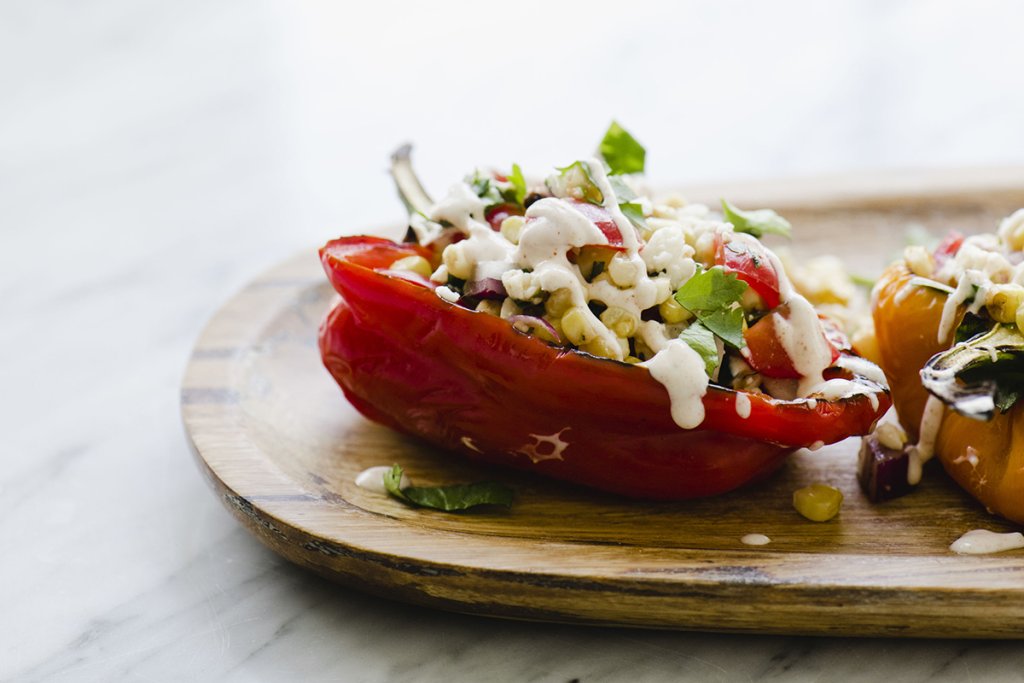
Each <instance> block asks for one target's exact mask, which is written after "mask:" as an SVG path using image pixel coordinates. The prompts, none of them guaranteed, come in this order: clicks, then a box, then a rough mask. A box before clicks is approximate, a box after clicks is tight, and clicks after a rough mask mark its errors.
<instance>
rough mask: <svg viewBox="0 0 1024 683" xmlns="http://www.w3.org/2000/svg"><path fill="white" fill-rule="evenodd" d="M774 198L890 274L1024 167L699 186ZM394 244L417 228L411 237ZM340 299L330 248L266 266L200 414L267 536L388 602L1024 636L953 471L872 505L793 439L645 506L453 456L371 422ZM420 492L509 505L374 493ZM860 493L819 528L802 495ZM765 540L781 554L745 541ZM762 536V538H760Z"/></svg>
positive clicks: (201, 449)
mask: <svg viewBox="0 0 1024 683" xmlns="http://www.w3.org/2000/svg"><path fill="white" fill-rule="evenodd" d="M684 194H686V195H687V196H688V197H690V198H692V199H696V200H705V201H709V202H713V201H716V200H717V197H718V196H719V195H722V196H728V197H729V198H730V199H731V200H732V201H734V202H737V203H741V204H743V205H748V206H754V205H765V206H772V207H774V208H776V209H777V210H779V211H780V212H781V213H784V215H786V216H787V218H789V219H790V220H791V222H792V223H793V224H794V226H795V234H796V236H797V239H796V240H795V242H794V244H793V249H794V251H795V252H796V253H797V254H817V253H826V252H830V253H835V254H838V255H840V256H841V257H842V258H843V259H844V261H845V262H846V263H847V265H848V266H849V267H850V268H851V270H853V271H854V272H857V273H862V274H877V273H878V272H880V270H881V268H882V267H883V266H884V264H885V262H886V261H887V260H888V259H890V258H893V257H895V255H897V254H898V253H899V251H900V250H901V248H902V247H903V245H904V239H905V235H906V234H907V231H908V228H909V229H911V231H915V230H916V231H920V229H921V228H922V227H923V228H925V229H927V230H928V231H931V232H934V233H937V234H938V233H942V232H944V231H946V230H948V229H951V228H956V229H958V230H961V231H964V232H968V233H969V232H976V231H981V230H991V229H993V228H994V226H995V224H996V221H997V220H998V219H999V218H1000V217H1002V216H1004V215H1006V214H1008V213H1010V212H1011V211H1012V210H1014V209H1016V208H1019V207H1021V206H1024V169H977V170H965V171H957V172H945V173H890V174H871V175H858V176H848V177H841V178H828V179H816V180H813V181H788V182H772V183H756V184H743V185H732V186H729V187H722V186H718V187H716V188H711V189H705V188H689V189H688V190H686V191H685V192H684ZM393 233H394V234H395V235H397V234H398V233H399V230H397V229H395V230H394V231H393ZM333 297H334V294H333V293H332V291H331V289H330V287H329V286H328V285H327V284H326V282H325V281H324V279H323V276H322V273H321V271H320V268H319V264H318V262H317V259H316V254H315V250H314V249H312V248H311V249H309V250H308V251H307V252H305V253H303V254H301V255H299V256H297V257H295V258H293V259H291V260H289V261H287V262H286V263H284V264H282V265H281V266H279V267H278V268H275V269H274V270H272V271H270V272H268V273H266V274H264V275H263V276H261V277H260V278H258V279H257V280H255V281H254V282H253V283H251V284H250V285H249V286H248V287H246V288H245V289H244V290H243V291H242V292H240V293H239V294H238V295H237V296H236V297H234V298H233V299H232V300H231V301H229V302H228V303H227V304H226V305H225V306H224V307H223V308H222V309H221V311H220V312H219V313H218V314H217V315H216V316H215V317H214V319H213V320H212V321H211V322H210V323H209V325H208V327H207V328H206V330H205V331H204V332H203V334H202V336H201V338H200V339H199V341H198V343H197V345H196V348H195V351H194V353H193V355H192V358H191V361H190V363H189V366H188V370H187V373H186V376H185V379H184V383H183V386H182V392H181V402H182V413H183V416H184V420H185V424H186V428H187V430H188V432H189V435H190V437H191V441H192V444H193V447H194V453H195V455H196V458H197V461H198V463H199V464H200V467H201V468H202V470H203V471H204V473H205V474H206V475H207V477H208V478H209V479H210V481H211V482H212V484H213V486H214V488H215V490H216V491H217V493H218V495H219V496H220V497H221V499H222V500H223V502H224V503H225V505H226V506H227V507H228V509H229V510H230V511H231V512H232V513H233V514H234V515H235V516H236V517H237V518H238V519H239V521H240V522H241V523H242V524H244V525H245V526H246V527H247V528H248V529H249V530H250V531H252V532H253V533H254V534H255V535H256V536H257V537H258V538H259V539H260V540H261V541H262V542H264V543H265V544H266V545H268V546H269V547H270V548H272V549H273V550H274V551H276V552H278V553H280V554H281V555H282V556H284V557H286V558H287V559H289V560H291V561H293V562H296V563H297V564H300V565H302V566H304V567H307V568H309V569H311V570H313V571H315V572H317V573H318V574H321V575H324V576H327V577H330V578H333V579H336V580H338V581H341V582H343V583H346V584H348V585H351V586H355V587H358V588H361V589H363V590H366V591H369V592H372V593H376V594H380V595H383V596H386V597H389V598H392V599H399V600H405V601H408V602H413V603H418V604H423V605H429V606H433V607H437V608H440V609H447V610H453V611H458V612H467V613H474V614H482V615H490V616H499V617H509V618H518V619H531V620H543V621H560V622H577V623H590V624H605V625H626V626H648V627H662V628H679V629H699V630H713V631H737V632H764V633H794V634H823V635H824V634H831V635H875V636H926V637H979V638H980V637H1008V638H1019V637H1021V636H1022V635H1024V551H1012V552H1007V553H1003V554H997V555H989V556H957V555H954V554H952V553H951V552H950V551H949V550H948V546H949V544H950V543H951V542H952V541H954V540H955V539H956V538H957V537H958V536H960V535H961V534H962V533H964V532H966V531H968V530H970V529H974V528H987V529H992V530H994V531H1010V530H1013V527H1012V526H1011V525H1009V524H1007V523H1004V522H1000V521H999V520H996V519H994V518H991V517H989V516H988V515H986V514H985V512H984V510H982V509H980V508H979V506H978V505H977V504H976V503H974V502H973V501H972V500H971V499H970V498H969V497H968V496H966V494H963V493H962V492H961V491H960V490H959V489H957V488H956V487H955V486H954V485H952V484H951V483H949V482H948V481H947V480H946V478H945V477H944V476H943V474H942V472H941V470H940V469H939V468H938V467H937V466H936V467H933V468H932V469H930V470H929V471H928V472H927V474H926V476H925V481H924V483H923V484H922V486H921V487H920V488H919V490H917V491H916V492H914V493H913V494H911V495H909V496H907V497H904V498H901V499H897V500H894V501H890V502H888V503H884V504H881V505H872V504H870V503H869V502H868V501H867V500H866V499H865V498H864V497H863V495H862V494H861V493H860V491H859V489H858V487H857V484H856V480H855V473H854V470H855V459H856V449H857V446H858V443H857V441H855V440H848V441H846V442H843V443H840V444H836V445H835V446H831V447H826V448H824V449H822V450H820V451H817V452H815V453H809V452H805V451H801V452H797V453H796V454H795V455H794V456H792V457H791V458H790V460H789V461H788V462H787V464H786V465H785V466H784V467H783V469H782V470H781V471H780V472H778V473H777V474H776V475H775V476H774V477H772V478H771V479H769V480H767V481H763V482H761V483H759V484H756V485H754V486H751V487H748V488H746V489H744V490H741V491H738V492H735V493H733V494H729V495H726V496H722V497H719V498H713V499H706V500H697V501H688V502H681V503H645V502H637V501H629V500H624V499H620V498H615V497H613V496H609V495H604V494H600V493H594V492H591V491H587V490H583V489H579V488H574V487H571V486H568V485H563V484H559V483H555V482H549V481H546V480H541V479H537V478H534V477H530V476H527V475H523V474H518V473H514V472H511V471H504V470H493V469H488V468H485V467H482V466H478V465H475V464H472V463H468V462H464V461H462V460H460V459H456V458H453V457H451V456H448V455H446V454H444V453H442V452H439V451H437V450H435V449H432V448H430V447H427V446H424V445H423V444H420V443H418V442H415V441H413V440H411V439H408V438H405V437H402V436H400V435H397V434H394V433H392V432H390V431H389V430H387V429H385V428H383V427H380V426H377V425H375V424H372V423H370V422H368V421H367V420H365V419H364V418H362V417H361V416H359V415H358V414H357V413H356V412H355V410H354V409H353V408H351V406H349V405H348V404H347V402H346V401H345V399H344V398H343V397H342V395H341V393H340V391H339V389H338V387H337V385H335V383H334V382H333V381H332V380H331V378H330V377H329V376H328V375H327V373H326V371H324V369H323V368H322V366H321V365H320V360H319V356H318V353H317V349H316V329H317V326H318V324H319V322H320V319H321V317H322V316H323V314H324V312H325V311H326V310H327V309H328V307H329V306H330V304H331V302H332V300H333ZM396 462H397V463H400V464H401V465H402V466H403V467H405V469H406V471H407V472H408V473H409V474H411V475H412V477H413V478H414V480H415V481H416V482H417V483H421V484H434V483H438V484H439V483H446V482H462V481H475V480H479V479H500V480H501V481H504V482H507V483H509V484H511V485H512V486H513V487H514V488H515V489H516V492H517V500H516V503H515V505H514V506H513V507H512V509H511V510H510V511H508V512H502V511H498V512H487V513H483V514H462V515H451V514H444V513H439V512H432V511H429V510H416V509H411V508H408V507H405V506H403V505H402V504H401V503H399V502H396V501H394V500H391V499H388V498H385V497H382V496H378V495H375V494H372V493H369V492H367V491H365V490H363V489H360V488H357V487H356V486H355V483H354V479H355V477H356V475H357V474H358V473H359V472H361V471H362V470H363V469H365V468H367V467H370V466H373V465H390V464H392V463H396ZM816 482H822V483H827V484H831V485H832V486H835V487H837V488H839V489H840V490H841V491H842V492H843V494H844V498H845V501H844V503H843V506H842V510H841V512H840V513H839V515H838V516H837V517H835V518H834V519H832V520H831V521H829V522H824V523H813V522H809V521H807V520H805V519H803V518H802V517H800V516H799V515H798V514H797V513H796V512H795V511H794V509H793V507H792V493H793V491H795V490H797V489H799V488H801V487H803V486H807V485H809V484H812V483H816ZM749 534H763V535H765V536H767V537H769V538H770V539H771V542H770V543H768V544H767V545H760V546H753V545H746V544H744V543H743V542H742V541H741V538H742V537H744V536H747V535H749ZM748 540H749V539H748Z"/></svg>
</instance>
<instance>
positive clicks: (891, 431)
mask: <svg viewBox="0 0 1024 683" xmlns="http://www.w3.org/2000/svg"><path fill="white" fill-rule="evenodd" d="M875 436H877V437H878V443H880V444H882V445H883V446H885V447H886V448H891V449H892V450H894V451H902V450H903V447H904V446H905V445H906V443H907V433H906V432H905V431H903V427H901V426H900V425H898V424H896V423H895V422H883V423H882V424H880V425H878V428H877V429H875Z"/></svg>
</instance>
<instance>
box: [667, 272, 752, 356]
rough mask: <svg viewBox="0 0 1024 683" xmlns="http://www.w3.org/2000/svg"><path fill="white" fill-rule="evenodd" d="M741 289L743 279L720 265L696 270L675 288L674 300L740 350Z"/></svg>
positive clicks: (741, 343) (744, 283)
mask: <svg viewBox="0 0 1024 683" xmlns="http://www.w3.org/2000/svg"><path fill="white" fill-rule="evenodd" d="M745 291H747V283H746V282H743V281H742V280H740V279H739V278H737V277H736V275H735V274H733V273H727V272H725V270H723V269H722V267H721V266H715V267H714V268H709V269H708V270H700V271H698V272H697V274H696V275H694V276H693V277H691V278H690V279H689V280H687V281H686V282H684V283H683V286H682V287H680V288H679V289H678V290H677V291H676V294H675V299H676V301H678V302H679V305H680V306H682V307H683V308H685V309H686V310H688V311H690V312H691V313H693V314H694V315H695V316H697V319H698V320H700V322H702V323H703V324H704V326H705V327H707V328H708V329H709V330H711V331H712V332H714V333H715V335H717V336H718V337H719V338H721V340H722V341H724V342H725V343H727V344H729V345H731V346H734V347H736V348H737V349H741V348H743V346H744V341H743V309H742V308H741V307H740V303H739V302H740V298H741V297H742V296H743V292H745Z"/></svg>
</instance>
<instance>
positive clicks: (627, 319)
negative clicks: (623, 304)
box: [601, 306, 637, 337]
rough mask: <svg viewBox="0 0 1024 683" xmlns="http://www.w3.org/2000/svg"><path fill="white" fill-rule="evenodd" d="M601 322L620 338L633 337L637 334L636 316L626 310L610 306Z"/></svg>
mask: <svg viewBox="0 0 1024 683" xmlns="http://www.w3.org/2000/svg"><path fill="white" fill-rule="evenodd" d="M601 322H603V323H604V324H605V326H606V327H607V328H608V329H610V330H611V331H612V332H614V333H615V334H616V335H617V336H619V337H632V336H633V335H634V334H636V327H637V319H636V316H635V315H633V314H632V313H630V312H629V311H627V310H626V309H624V308H619V307H618V306H609V307H608V308H606V309H605V310H604V312H603V313H601Z"/></svg>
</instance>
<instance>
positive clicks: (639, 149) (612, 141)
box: [597, 121, 647, 175]
mask: <svg viewBox="0 0 1024 683" xmlns="http://www.w3.org/2000/svg"><path fill="white" fill-rule="evenodd" d="M597 151H598V153H599V154H600V155H601V157H602V158H603V159H604V162H605V163H606V164H608V173H609V174H611V175H619V174H621V173H643V172H644V161H645V159H646V157H647V150H645V149H644V146H643V145H641V144H640V143H639V142H637V141H636V139H635V138H634V137H633V136H632V135H630V134H629V132H628V131H627V130H626V129H625V128H623V127H622V126H620V125H619V124H618V123H617V122H616V121H612V125H610V126H608V131H607V132H606V133H605V134H604V139H603V140H601V144H600V145H599V146H598V148H597Z"/></svg>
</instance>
